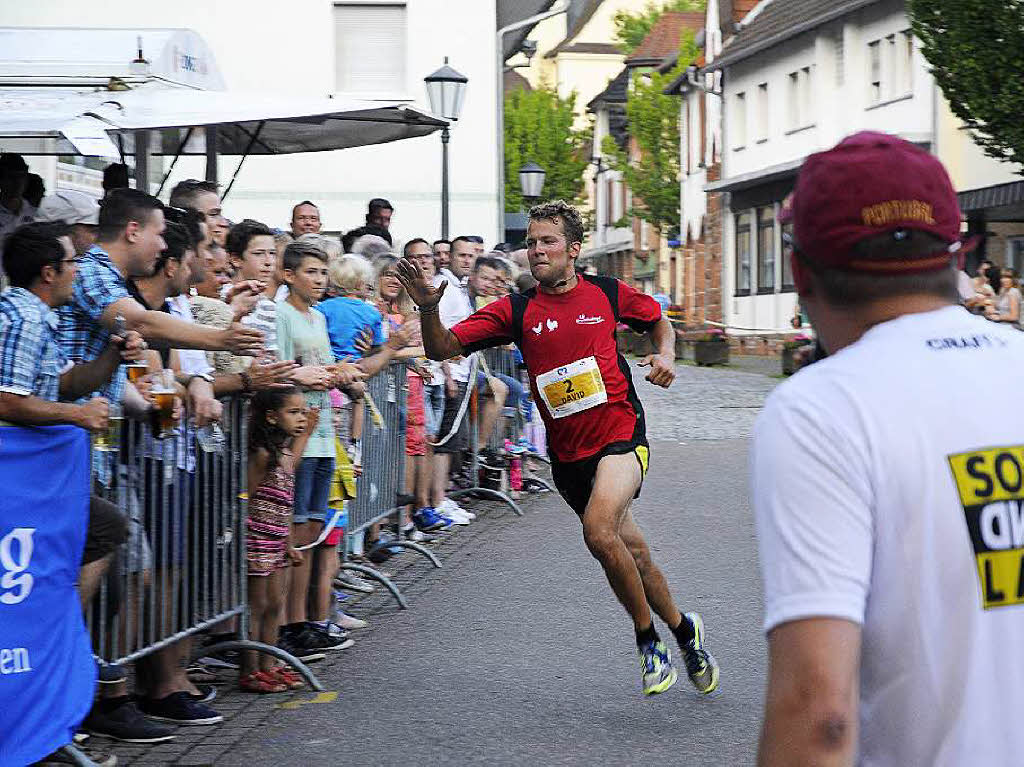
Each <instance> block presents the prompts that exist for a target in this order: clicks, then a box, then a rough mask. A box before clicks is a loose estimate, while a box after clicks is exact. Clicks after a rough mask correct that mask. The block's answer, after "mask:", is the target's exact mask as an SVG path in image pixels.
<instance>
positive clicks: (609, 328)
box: [451, 275, 661, 462]
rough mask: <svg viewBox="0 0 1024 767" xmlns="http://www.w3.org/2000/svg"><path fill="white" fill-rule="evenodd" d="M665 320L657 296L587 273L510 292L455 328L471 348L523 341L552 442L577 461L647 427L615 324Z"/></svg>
mask: <svg viewBox="0 0 1024 767" xmlns="http://www.w3.org/2000/svg"><path fill="white" fill-rule="evenodd" d="M660 319H661V306H660V305H659V304H658V302H657V301H655V300H654V299H653V298H651V297H650V296H648V295H646V294H644V293H641V292H639V291H637V290H634V289H633V288H631V287H629V286H628V285H626V284H625V283H622V282H619V281H618V280H616V279H612V278H611V277H599V276H591V275H580V281H579V283H578V284H577V285H576V287H574V288H573V289H572V290H570V291H569V292H567V293H559V294H556V295H552V294H550V293H541V292H538V291H536V290H529V291H527V292H526V293H524V294H522V295H513V296H506V297H505V298H502V299H500V300H498V301H495V302H494V303H492V304H488V305H487V306H485V307H483V308H482V309H480V310H479V311H477V312H476V313H475V314H472V315H470V316H469V317H467V318H466V319H465V320H463V321H462V322H460V323H458V324H457V325H455V326H454V327H452V329H451V330H452V332H453V333H454V334H455V337H456V338H458V339H459V342H460V343H461V344H462V347H463V349H464V350H465V351H466V353H467V354H469V353H470V352H474V351H479V350H480V349H486V348H487V347H490V346H499V345H501V344H508V343H516V344H517V345H518V346H519V349H520V351H521V352H522V354H523V361H524V362H525V363H526V369H527V371H528V372H529V375H530V389H531V390H532V392H533V397H534V402H536V403H537V409H538V410H539V411H540V414H541V417H542V418H543V419H544V425H545V426H546V427H547V431H548V448H549V450H550V451H551V453H552V455H553V456H554V457H555V458H556V459H558V460H559V461H562V462H570V461H580V460H583V459H584V458H588V457H590V456H592V455H594V454H595V453H597V452H598V451H600V450H601V449H602V448H604V447H605V446H607V445H609V444H611V443H613V442H629V441H632V440H633V439H634V436H636V435H643V434H644V412H643V408H642V406H641V405H640V400H639V398H638V397H637V395H636V391H635V390H634V388H633V379H632V377H631V376H630V374H629V366H628V364H627V363H626V360H625V359H623V358H622V356H621V355H619V353H618V350H617V348H616V345H615V327H616V324H617V323H619V322H624V323H626V324H627V325H629V326H630V327H632V328H633V329H634V330H637V331H641V332H643V331H648V330H650V329H651V328H653V327H654V325H655V324H656V323H657V322H658V321H659V320H660ZM598 373H599V375H598Z"/></svg>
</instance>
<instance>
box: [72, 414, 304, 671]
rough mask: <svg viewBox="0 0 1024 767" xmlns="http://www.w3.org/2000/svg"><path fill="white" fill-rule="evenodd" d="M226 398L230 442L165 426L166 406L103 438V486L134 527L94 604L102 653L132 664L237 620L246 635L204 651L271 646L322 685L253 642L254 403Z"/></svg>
mask: <svg viewBox="0 0 1024 767" xmlns="http://www.w3.org/2000/svg"><path fill="white" fill-rule="evenodd" d="M222 402H223V405H224V414H223V418H222V420H221V422H220V424H219V427H218V428H219V429H220V432H221V434H222V436H223V439H222V440H218V439H217V438H216V436H214V437H212V438H211V436H210V435H209V432H207V433H204V434H203V435H202V439H197V434H196V430H195V429H194V427H192V426H189V425H187V424H185V423H182V424H177V425H175V424H173V422H172V421H171V420H170V418H167V419H166V420H165V421H164V423H163V424H162V425H161V423H160V422H159V414H158V411H154V413H155V414H156V415H154V419H153V421H152V422H151V423H142V422H138V421H131V420H122V419H111V427H110V429H108V431H107V432H106V433H103V434H101V435H99V437H98V438H97V439H95V440H94V442H93V492H94V494H96V495H99V496H100V497H102V498H106V499H107V500H109V501H111V502H112V503H114V504H115V505H116V506H117V508H118V509H119V510H120V511H121V513H122V514H124V515H125V516H126V517H127V519H128V527H129V532H128V539H127V541H126V542H125V543H124V544H123V545H122V546H121V547H120V550H119V551H118V552H117V554H116V556H115V557H114V561H113V562H112V566H111V567H110V570H109V572H108V575H107V577H106V579H105V580H104V581H103V583H102V585H101V588H100V591H99V594H98V596H97V598H96V600H95V601H94V603H93V605H91V606H90V608H89V609H88V610H87V615H86V622H87V625H88V628H89V631H90V634H91V636H92V639H93V647H94V652H95V654H96V655H97V656H98V657H99V658H101V659H102V660H104V661H106V662H108V663H110V664H121V663H126V662H129V661H133V660H137V659H139V658H142V657H144V656H146V655H148V654H150V653H152V652H154V651H156V650H160V649H162V648H164V647H167V646H168V645H170V644H173V643H175V642H178V641H180V640H182V639H185V638H187V637H190V636H194V635H195V634H198V633H200V632H202V631H205V630H206V629H209V628H212V627H214V626H217V625H218V624H221V623H224V622H225V621H228V620H230V619H236V620H237V624H238V629H239V634H240V636H241V637H242V639H241V640H240V641H238V642H227V643H221V644H219V645H217V646H214V647H206V648H203V653H204V654H210V653H215V652H218V651H220V650H223V649H249V650H257V651H260V652H266V653H269V654H271V655H274V656H275V657H278V658H280V659H282V660H284V661H285V662H286V663H288V664H289V665H291V666H293V667H294V668H295V669H296V670H297V671H299V672H300V673H301V674H303V675H304V676H305V677H306V679H307V681H308V682H309V683H310V685H311V687H313V688H314V689H317V690H320V689H322V687H321V686H320V684H319V682H317V681H316V679H315V678H314V677H313V676H312V675H311V674H310V673H309V670H308V669H307V668H306V667H305V666H304V665H303V664H302V663H300V662H299V661H298V660H297V659H295V658H293V657H292V656H290V655H288V654H287V653H284V652H283V651H281V650H279V649H278V648H276V647H271V646H268V645H264V644H261V643H259V642H252V641H249V640H248V639H247V637H248V615H247V607H248V601H247V590H246V583H247V581H246V575H247V573H246V569H247V565H246V551H245V538H246V536H245V525H246V498H247V494H246V481H247V477H246V475H247V461H246V456H247V452H248V450H247V440H248V428H247V427H248V410H249V409H248V406H247V403H246V401H245V400H244V399H243V398H239V397H232V398H226V399H224V400H222ZM172 427H173V428H172ZM162 429H163V433H164V434H165V436H164V437H163V438H160V433H161V431H162ZM214 434H216V432H215V431H214ZM218 442H220V444H218Z"/></svg>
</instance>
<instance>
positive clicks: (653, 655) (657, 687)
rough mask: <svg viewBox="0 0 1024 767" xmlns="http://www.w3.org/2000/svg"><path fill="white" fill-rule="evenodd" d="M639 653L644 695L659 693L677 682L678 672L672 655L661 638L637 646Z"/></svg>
mask: <svg viewBox="0 0 1024 767" xmlns="http://www.w3.org/2000/svg"><path fill="white" fill-rule="evenodd" d="M637 654H638V655H639V656H640V672H641V674H643V681H644V695H657V694H658V693H659V692H665V690H667V689H668V688H669V687H671V686H672V685H674V684H675V683H676V678H677V674H676V670H675V667H674V666H673V665H672V655H671V654H670V653H669V651H668V647H666V646H665V643H664V642H662V641H661V640H660V639H659V640H658V641H657V642H645V643H644V644H643V645H641V646H640V647H638V648H637Z"/></svg>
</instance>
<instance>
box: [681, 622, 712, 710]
mask: <svg viewBox="0 0 1024 767" xmlns="http://www.w3.org/2000/svg"><path fill="white" fill-rule="evenodd" d="M683 617H684V618H685V619H686V620H689V621H690V623H692V624H693V639H692V640H690V641H689V642H687V643H686V644H685V645H683V648H682V649H683V661H684V662H685V663H686V673H687V674H688V675H689V677H690V681H691V682H693V686H694V687H696V688H697V691H698V692H702V693H704V694H705V695H707V694H708V693H710V692H714V690H715V688H716V687H718V661H716V660H715V656H714V655H712V654H711V653H710V652H708V649H707V647H706V645H705V643H706V641H707V634H706V632H705V631H704V619H703V618H701V617H700V614H699V613H686V614H685V615H684V616H683Z"/></svg>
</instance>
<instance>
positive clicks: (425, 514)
mask: <svg viewBox="0 0 1024 767" xmlns="http://www.w3.org/2000/svg"><path fill="white" fill-rule="evenodd" d="M412 521H413V524H414V525H416V529H417V530H419V531H421V532H424V533H429V532H430V531H432V530H441V529H442V528H445V527H449V526H450V525H446V524H445V521H444V519H442V517H441V515H440V514H438V513H437V511H436V510H435V509H433V508H431V507H430V506H424V507H423V508H422V509H420V510H419V511H417V512H416V513H415V514H413V515H412Z"/></svg>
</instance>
